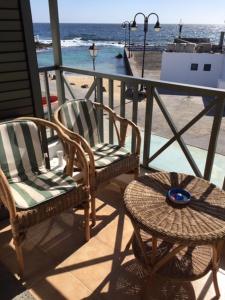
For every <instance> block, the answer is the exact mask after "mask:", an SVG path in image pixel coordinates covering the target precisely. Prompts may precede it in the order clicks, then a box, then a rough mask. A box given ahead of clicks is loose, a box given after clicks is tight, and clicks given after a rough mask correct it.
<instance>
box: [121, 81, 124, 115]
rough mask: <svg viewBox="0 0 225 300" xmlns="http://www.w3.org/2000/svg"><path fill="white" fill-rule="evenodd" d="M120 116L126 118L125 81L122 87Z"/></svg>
mask: <svg viewBox="0 0 225 300" xmlns="http://www.w3.org/2000/svg"><path fill="white" fill-rule="evenodd" d="M120 116H121V117H122V118H125V82H124V81H121V87H120Z"/></svg>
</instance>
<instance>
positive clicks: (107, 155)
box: [54, 99, 141, 226]
mask: <svg viewBox="0 0 225 300" xmlns="http://www.w3.org/2000/svg"><path fill="white" fill-rule="evenodd" d="M98 110H103V112H107V113H108V114H109V118H110V119H111V120H112V122H113V125H114V127H115V129H116V134H117V138H118V144H117V145H112V144H108V143H102V141H101V139H100V135H99V130H98V121H97V112H98ZM54 121H55V123H56V124H57V125H59V126H60V127H61V128H62V130H63V131H64V132H65V133H66V134H67V135H68V136H69V137H70V138H71V139H72V140H75V141H77V142H79V143H80V144H81V146H82V148H83V149H84V151H85V152H86V153H87V156H88V161H89V176H90V190H91V210H92V225H93V226H94V225H95V219H96V212H95V197H96V191H97V188H98V187H99V186H100V185H101V184H104V183H106V182H107V181H110V180H111V179H113V178H115V177H116V176H118V175H120V174H124V173H131V172H133V174H134V176H135V177H137V176H138V174H139V155H140V144H141V137H140V131H139V129H138V127H137V126H136V125H135V124H134V123H133V122H131V121H129V120H127V119H125V118H122V117H120V116H118V115H117V114H116V113H115V112H114V111H112V110H111V109H110V108H109V107H107V106H105V105H103V104H100V103H97V102H92V101H90V100H85V99H80V100H72V101H67V102H65V103H64V104H63V105H61V106H60V107H59V108H58V109H57V110H56V111H55V113H54ZM117 122H118V123H119V124H120V127H119V128H120V130H119V129H118V127H117ZM128 126H131V128H132V130H133V132H134V133H135V138H136V148H135V151H134V153H130V152H129V151H128V150H127V149H125V148H124V144H125V139H126V133H127V128H128ZM78 164H79V162H77V165H78Z"/></svg>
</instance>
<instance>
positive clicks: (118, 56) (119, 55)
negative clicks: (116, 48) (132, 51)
mask: <svg viewBox="0 0 225 300" xmlns="http://www.w3.org/2000/svg"><path fill="white" fill-rule="evenodd" d="M115 57H116V58H119V59H120V58H123V55H122V54H121V53H119V54H117V55H116V56H115Z"/></svg>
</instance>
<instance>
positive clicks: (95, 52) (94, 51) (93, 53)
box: [89, 43, 98, 100]
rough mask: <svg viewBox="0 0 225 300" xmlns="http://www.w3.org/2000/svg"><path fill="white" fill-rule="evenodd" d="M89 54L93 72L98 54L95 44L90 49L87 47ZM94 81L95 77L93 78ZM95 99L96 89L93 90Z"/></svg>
mask: <svg viewBox="0 0 225 300" xmlns="http://www.w3.org/2000/svg"><path fill="white" fill-rule="evenodd" d="M89 53H90V55H91V57H92V63H93V70H94V71H95V59H96V56H97V54H98V49H97V48H96V46H95V43H93V44H92V45H91V46H90V47H89ZM94 79H95V76H94ZM96 99H97V97H96V88H95V100H96Z"/></svg>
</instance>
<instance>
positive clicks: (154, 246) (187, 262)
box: [132, 228, 221, 298]
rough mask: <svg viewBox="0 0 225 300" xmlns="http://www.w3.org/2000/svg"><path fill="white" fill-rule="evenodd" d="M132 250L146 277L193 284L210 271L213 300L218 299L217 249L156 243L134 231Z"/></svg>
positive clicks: (142, 233) (163, 242)
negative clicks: (145, 271) (155, 276)
mask: <svg viewBox="0 0 225 300" xmlns="http://www.w3.org/2000/svg"><path fill="white" fill-rule="evenodd" d="M132 247H133V252H134V255H135V257H136V258H137V259H138V261H139V262H140V263H141V264H142V265H143V267H144V268H145V269H146V270H147V272H148V274H149V276H153V275H154V274H155V273H157V274H158V275H160V276H163V277H168V278H169V279H173V280H176V281H193V280H197V279H199V278H201V277H203V276H205V275H206V274H207V273H208V272H209V271H210V270H212V274H213V283H214V287H215V292H216V297H217V298H219V297H220V292H219V287H218V282H217V271H218V268H219V255H218V254H219V249H220V248H221V245H214V246H213V245H200V246H183V245H178V244H172V243H169V242H166V241H163V240H162V239H156V238H154V237H152V236H151V235H149V234H148V233H146V232H145V231H143V230H138V231H137V228H136V230H135V234H134V236H133V241H132ZM217 250H218V251H217Z"/></svg>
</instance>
